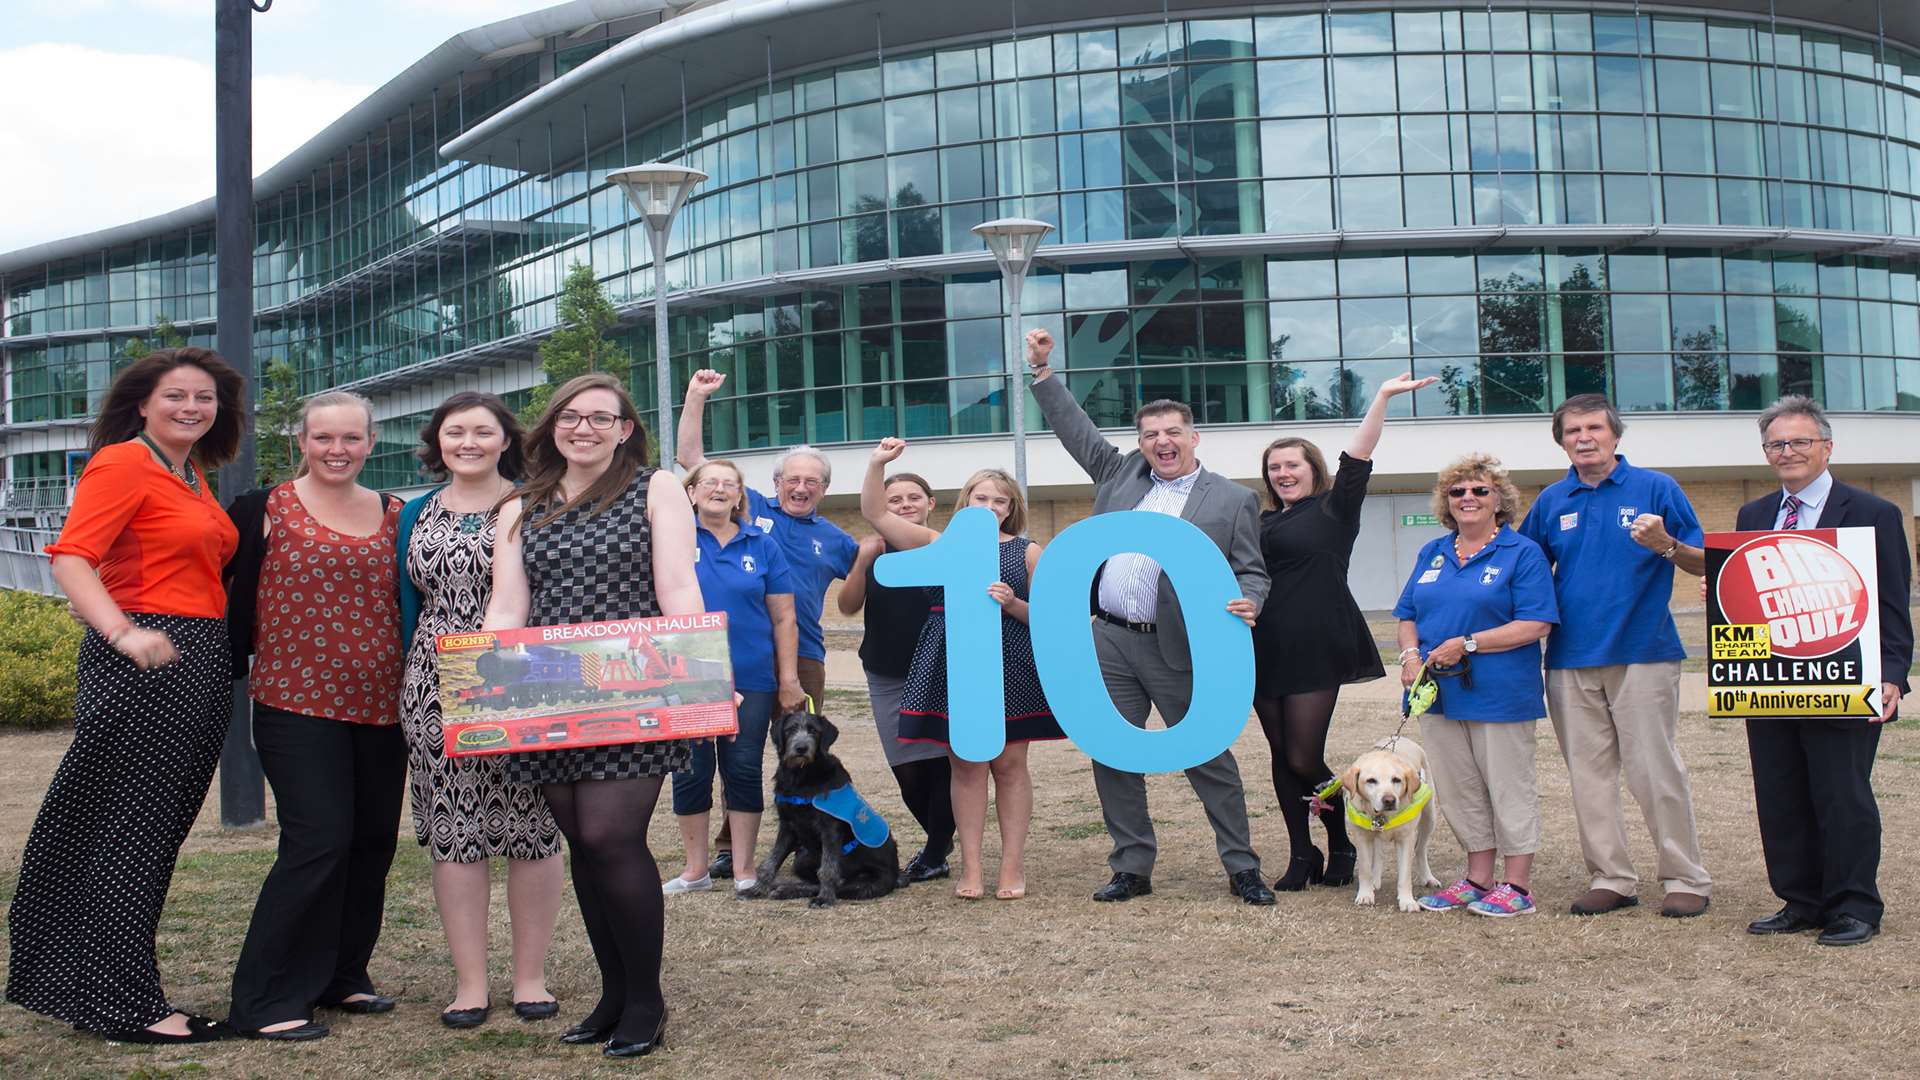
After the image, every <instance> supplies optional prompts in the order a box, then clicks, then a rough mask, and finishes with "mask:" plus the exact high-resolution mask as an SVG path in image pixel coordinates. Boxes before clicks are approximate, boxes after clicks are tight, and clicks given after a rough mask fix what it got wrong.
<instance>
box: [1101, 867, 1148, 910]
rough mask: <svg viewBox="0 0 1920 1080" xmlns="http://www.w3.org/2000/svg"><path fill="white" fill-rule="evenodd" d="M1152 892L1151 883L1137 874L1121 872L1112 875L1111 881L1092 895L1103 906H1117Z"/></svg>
mask: <svg viewBox="0 0 1920 1080" xmlns="http://www.w3.org/2000/svg"><path fill="white" fill-rule="evenodd" d="M1151 892H1153V882H1152V881H1151V880H1149V879H1147V878H1144V877H1142V876H1140V875H1139V874H1129V873H1127V872H1126V871H1124V870H1123V871H1121V872H1120V873H1117V874H1115V875H1113V880H1112V881H1109V882H1107V883H1106V884H1105V885H1103V886H1101V887H1100V891H1099V892H1096V893H1094V894H1093V898H1094V899H1095V900H1098V901H1100V902H1101V903H1103V904H1117V903H1122V902H1124V901H1127V900H1131V899H1133V898H1134V897H1136V896H1146V895H1147V894H1149V893H1151Z"/></svg>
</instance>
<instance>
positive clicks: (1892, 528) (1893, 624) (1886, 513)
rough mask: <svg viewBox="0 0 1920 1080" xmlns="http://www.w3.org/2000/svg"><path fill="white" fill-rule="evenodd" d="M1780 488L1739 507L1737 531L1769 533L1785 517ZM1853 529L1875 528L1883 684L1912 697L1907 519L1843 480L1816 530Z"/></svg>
mask: <svg viewBox="0 0 1920 1080" xmlns="http://www.w3.org/2000/svg"><path fill="white" fill-rule="evenodd" d="M1782 497H1783V494H1782V492H1781V490H1780V489H1779V488H1775V489H1774V490H1773V492H1772V493H1771V494H1769V495H1766V496H1764V497H1762V498H1758V499H1755V500H1753V501H1752V502H1750V503H1748V504H1746V505H1745V506H1742V507H1741V508H1740V514H1739V516H1738V517H1737V518H1735V519H1734V527H1735V528H1737V529H1739V530H1740V531H1741V532H1766V531H1768V530H1770V529H1772V528H1773V523H1774V521H1775V520H1777V519H1778V518H1779V516H1780V500H1781V498H1782ZM1849 525H1867V526H1871V527H1872V528H1873V547H1874V556H1875V557H1874V562H1875V563H1876V565H1877V566H1878V569H1879V577H1880V681H1881V682H1884V683H1892V684H1893V685H1895V686H1897V687H1899V688H1900V693H1901V694H1903V695H1904V694H1906V693H1908V692H1909V688H1908V686H1907V671H1908V669H1910V668H1911V667H1912V666H1913V618H1912V616H1911V615H1910V614H1909V613H1908V611H1907V605H1908V604H1909V603H1910V597H1911V596H1912V589H1913V560H1912V559H1910V558H1908V556H1907V520H1906V515H1905V514H1903V513H1901V512H1900V508H1899V507H1898V506H1895V505H1894V504H1892V503H1890V502H1888V501H1887V500H1885V499H1883V498H1881V497H1880V496H1878V495H1875V494H1873V493H1872V492H1870V491H1864V490H1862V489H1860V488H1857V487H1854V486H1853V485H1851V484H1843V483H1841V482H1840V481H1839V480H1838V479H1835V480H1834V482H1833V492H1832V494H1830V495H1828V496H1827V504H1826V505H1825V506H1823V507H1821V508H1820V521H1819V523H1818V525H1817V526H1815V527H1816V528H1821V529H1839V528H1845V527H1847V526H1849Z"/></svg>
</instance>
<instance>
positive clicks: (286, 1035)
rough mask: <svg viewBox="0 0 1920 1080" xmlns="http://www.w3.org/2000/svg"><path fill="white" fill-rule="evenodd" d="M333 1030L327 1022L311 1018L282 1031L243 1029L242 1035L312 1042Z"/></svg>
mask: <svg viewBox="0 0 1920 1080" xmlns="http://www.w3.org/2000/svg"><path fill="white" fill-rule="evenodd" d="M332 1031H333V1029H332V1028H329V1027H328V1026H327V1025H325V1024H321V1023H316V1022H314V1021H312V1020H309V1021H307V1022H306V1023H304V1024H301V1025H300V1026H299V1027H291V1028H284V1029H282V1030H280V1031H242V1032H241V1033H240V1035H241V1037H243V1038H248V1039H265V1040H267V1041H268V1042H312V1041H313V1040H315V1039H324V1038H326V1037H327V1036H328V1035H329V1034H331V1033H332Z"/></svg>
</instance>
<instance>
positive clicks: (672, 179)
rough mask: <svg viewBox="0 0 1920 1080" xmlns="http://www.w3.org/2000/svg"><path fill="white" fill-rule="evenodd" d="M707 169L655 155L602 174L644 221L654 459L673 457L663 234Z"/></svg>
mask: <svg viewBox="0 0 1920 1080" xmlns="http://www.w3.org/2000/svg"><path fill="white" fill-rule="evenodd" d="M706 178H707V174H706V173H703V172H701V171H700V170H699V169H693V168H688V167H687V166H685V165H674V164H671V163H669V162H664V161H655V162H649V163H648V164H645V165H634V166H631V167H629V168H625V169H615V170H614V171H613V172H610V173H608V174H607V179H608V180H609V181H611V182H613V183H614V184H617V185H619V187H620V190H622V191H624V192H626V193H627V199H628V201H630V202H632V203H633V209H634V211H635V212H636V213H638V214H639V215H640V216H641V218H643V219H644V220H645V221H646V223H647V239H648V241H649V242H650V243H651V244H652V245H653V355H654V363H653V369H654V380H655V381H654V389H655V393H656V394H657V395H658V400H659V404H660V419H659V421H658V430H656V431H655V432H654V436H655V438H657V439H658V440H659V442H660V465H661V467H662V468H666V467H667V466H668V464H669V463H670V462H671V461H672V460H673V387H672V385H671V383H672V378H673V365H672V364H670V363H669V362H668V357H669V356H670V355H671V354H670V351H669V349H670V345H669V340H668V334H667V237H668V236H669V235H671V234H672V232H673V219H674V217H675V215H677V214H679V213H680V208H681V207H682V206H685V205H686V202H687V196H688V195H690V194H692V193H693V189H694V188H695V187H697V186H699V184H700V182H701V181H702V180H705V179H706Z"/></svg>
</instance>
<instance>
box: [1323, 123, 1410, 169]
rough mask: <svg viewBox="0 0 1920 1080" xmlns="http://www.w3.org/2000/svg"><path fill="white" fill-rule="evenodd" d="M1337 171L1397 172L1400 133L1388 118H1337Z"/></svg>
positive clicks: (1398, 167) (1397, 127) (1398, 166)
mask: <svg viewBox="0 0 1920 1080" xmlns="http://www.w3.org/2000/svg"><path fill="white" fill-rule="evenodd" d="M1336 133H1337V135H1338V139H1337V145H1338V146H1339V147H1340V171H1341V172H1342V173H1343V174H1350V173H1386V172H1399V171H1400V132H1399V126H1398V125H1397V124H1396V123H1395V122H1394V118H1393V117H1391V116H1343V117H1340V118H1339V119H1338V128H1337V132H1336Z"/></svg>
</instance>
